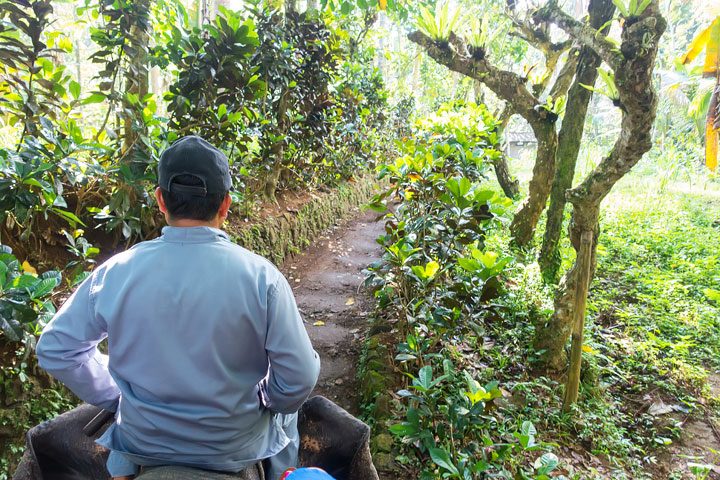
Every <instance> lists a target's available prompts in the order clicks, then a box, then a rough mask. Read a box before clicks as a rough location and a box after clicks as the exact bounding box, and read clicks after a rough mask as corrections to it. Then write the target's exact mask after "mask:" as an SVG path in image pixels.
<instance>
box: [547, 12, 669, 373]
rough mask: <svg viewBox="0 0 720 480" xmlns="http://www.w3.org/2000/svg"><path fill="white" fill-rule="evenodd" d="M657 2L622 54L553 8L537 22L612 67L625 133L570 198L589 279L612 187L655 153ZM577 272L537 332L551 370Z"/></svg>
mask: <svg viewBox="0 0 720 480" xmlns="http://www.w3.org/2000/svg"><path fill="white" fill-rule="evenodd" d="M658 10H659V8H658V4H657V1H653V2H651V3H650V5H649V6H648V7H647V9H646V10H645V12H643V14H642V16H641V17H639V18H633V19H632V22H631V21H629V20H628V21H626V22H625V24H624V25H623V30H622V33H621V38H622V43H621V45H620V53H618V52H617V50H616V49H614V48H610V47H609V44H608V43H609V42H607V39H605V38H604V37H603V36H602V34H600V33H598V32H597V31H596V30H595V29H593V28H588V26H587V25H585V24H582V23H581V22H579V21H577V20H575V19H574V18H572V17H570V16H569V15H567V14H565V13H564V12H563V11H562V10H560V9H559V8H558V7H557V5H555V4H554V3H550V4H548V6H547V7H544V8H543V9H541V10H539V11H538V12H537V13H536V16H540V17H544V18H547V19H549V20H551V21H552V22H553V23H555V24H556V25H558V26H559V27H560V28H562V29H563V30H565V31H566V32H567V33H568V34H569V35H571V36H572V37H574V38H576V39H577V40H579V41H581V42H582V43H583V44H584V45H585V46H589V47H593V49H594V50H595V52H596V53H598V54H600V55H601V56H602V57H603V60H604V61H605V62H606V63H608V64H609V65H613V70H614V73H615V83H616V85H617V88H618V92H619V97H620V98H619V99H618V105H620V108H621V110H622V114H623V115H622V124H621V131H620V134H619V136H618V138H617V141H616V142H615V145H614V146H613V148H612V150H611V151H610V153H609V155H608V156H607V157H605V158H604V159H603V160H602V162H600V164H599V165H598V166H597V167H596V168H595V169H594V170H593V171H592V172H591V173H590V175H588V177H587V178H585V180H583V182H582V183H581V184H580V185H578V186H577V187H575V188H573V189H572V190H569V191H568V192H567V200H568V201H569V202H570V203H571V204H572V205H573V213H572V217H571V220H570V241H571V242H572V245H573V248H574V249H575V251H576V252H579V251H580V237H581V235H582V233H583V232H586V231H592V232H593V236H594V241H593V247H592V255H591V265H592V268H591V272H592V274H591V277H592V276H594V266H595V261H596V250H597V237H598V235H599V230H600V229H599V225H598V218H599V215H600V204H601V202H602V201H603V199H604V198H605V197H606V196H607V194H608V193H610V190H611V189H612V187H613V186H614V185H615V184H616V183H617V181H618V180H620V179H621V178H622V177H623V176H624V175H625V174H627V173H628V172H629V171H630V169H632V167H633V166H635V165H636V164H637V162H638V161H640V159H641V158H642V156H643V155H644V154H645V152H647V151H648V150H650V148H651V147H652V125H653V122H654V120H655V115H656V111H657V95H656V93H655V90H654V88H653V78H652V74H653V67H654V64H655V57H656V55H657V50H658V43H659V41H660V37H661V36H662V34H663V32H664V31H665V27H666V25H667V24H666V22H665V19H664V18H663V17H662V16H661V15H660V13H659V11H658ZM578 272H579V267H578V263H577V261H576V262H575V264H574V265H573V266H572V268H571V269H570V270H569V271H568V272H567V273H566V275H565V277H564V278H563V280H561V282H560V286H559V288H558V291H557V293H556V296H555V311H554V313H553V316H552V317H551V318H550V321H549V322H548V323H547V324H546V325H541V326H539V328H538V329H537V333H536V338H535V348H536V350H542V351H544V357H543V360H544V363H545V365H546V367H547V368H548V369H550V370H560V369H561V368H562V367H563V366H564V365H565V359H566V355H565V344H566V342H567V339H568V336H569V335H570V331H571V329H572V318H573V310H574V305H575V303H576V299H575V296H576V291H577V282H578Z"/></svg>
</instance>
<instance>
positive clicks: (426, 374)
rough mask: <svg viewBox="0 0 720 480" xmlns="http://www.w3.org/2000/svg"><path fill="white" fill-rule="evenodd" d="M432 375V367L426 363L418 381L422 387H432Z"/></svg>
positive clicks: (427, 388) (426, 388)
mask: <svg viewBox="0 0 720 480" xmlns="http://www.w3.org/2000/svg"><path fill="white" fill-rule="evenodd" d="M432 376H433V371H432V367H431V366H430V365H425V366H424V367H422V368H421V369H420V371H419V372H418V378H417V381H418V383H419V385H420V386H421V387H423V388H424V389H425V390H429V389H430V387H432Z"/></svg>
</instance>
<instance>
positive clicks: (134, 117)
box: [122, 0, 151, 174]
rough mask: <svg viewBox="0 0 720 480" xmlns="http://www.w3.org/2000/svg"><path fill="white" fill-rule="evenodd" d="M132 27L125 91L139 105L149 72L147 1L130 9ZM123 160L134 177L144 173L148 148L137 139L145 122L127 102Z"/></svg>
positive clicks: (145, 89) (146, 88)
mask: <svg viewBox="0 0 720 480" xmlns="http://www.w3.org/2000/svg"><path fill="white" fill-rule="evenodd" d="M133 9H134V10H135V12H134V13H135V18H134V21H135V23H134V24H133V26H132V27H131V28H130V32H129V36H128V44H127V46H128V48H127V49H126V56H127V58H128V65H127V70H126V72H125V91H126V93H127V94H132V95H136V96H137V97H138V98H139V101H140V104H141V105H142V104H143V101H142V99H143V97H144V96H145V95H147V93H148V91H149V90H150V85H149V84H150V69H149V62H148V47H149V42H150V28H151V27H150V0H140V1H138V2H135V5H134V6H133ZM123 107H124V113H123V147H122V151H123V158H124V159H125V161H126V163H129V164H130V165H131V169H132V171H133V172H134V173H135V174H142V173H144V169H145V166H146V163H147V160H148V159H149V157H150V155H149V147H148V146H147V145H142V143H141V142H140V141H139V140H140V136H141V135H143V134H144V133H146V127H145V122H144V121H143V120H142V106H138V105H133V104H131V103H130V102H128V101H127V100H125V101H124V102H123Z"/></svg>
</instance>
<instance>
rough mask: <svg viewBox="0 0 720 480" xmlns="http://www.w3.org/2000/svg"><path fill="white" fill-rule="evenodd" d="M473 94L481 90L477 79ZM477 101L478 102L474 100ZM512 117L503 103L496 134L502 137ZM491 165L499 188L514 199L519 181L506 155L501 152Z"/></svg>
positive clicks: (518, 191)
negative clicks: (511, 171)
mask: <svg viewBox="0 0 720 480" xmlns="http://www.w3.org/2000/svg"><path fill="white" fill-rule="evenodd" d="M473 86H474V91H475V96H478V95H479V93H478V92H482V83H480V82H479V81H478V80H474V81H473ZM476 103H479V102H476ZM511 118H512V112H511V111H510V108H509V107H508V105H507V104H506V105H505V109H504V110H503V111H502V113H501V114H500V115H499V116H498V120H500V124H499V126H498V136H499V137H502V136H503V133H504V132H505V129H506V128H507V126H508V123H510V119H511ZM493 167H494V168H495V176H496V177H497V180H498V183H499V184H500V188H502V190H503V193H505V196H506V197H508V198H512V199H513V200H515V199H516V198H517V197H518V196H519V195H520V181H519V180H518V179H517V178H515V177H513V176H512V175H511V174H510V166H509V165H508V157H507V155H505V153H504V152H501V155H500V157H498V158H497V159H496V160H495V161H493Z"/></svg>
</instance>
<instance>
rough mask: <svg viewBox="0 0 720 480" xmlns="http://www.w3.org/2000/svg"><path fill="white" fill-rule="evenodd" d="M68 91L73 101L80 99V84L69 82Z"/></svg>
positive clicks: (73, 81)
mask: <svg viewBox="0 0 720 480" xmlns="http://www.w3.org/2000/svg"><path fill="white" fill-rule="evenodd" d="M68 88H69V89H70V94H71V95H72V96H73V98H74V99H75V100H77V99H78V98H80V84H79V83H78V82H76V81H75V80H70V85H69V86H68Z"/></svg>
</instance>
